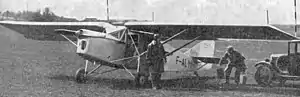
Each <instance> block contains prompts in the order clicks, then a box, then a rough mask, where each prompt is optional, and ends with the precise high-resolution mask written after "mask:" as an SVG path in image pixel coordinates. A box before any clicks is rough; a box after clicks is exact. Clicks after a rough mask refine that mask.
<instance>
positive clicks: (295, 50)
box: [289, 43, 300, 53]
mask: <svg viewBox="0 0 300 97" xmlns="http://www.w3.org/2000/svg"><path fill="white" fill-rule="evenodd" d="M296 44H297V45H296ZM296 46H297V48H295V47H296ZM289 50H290V53H300V43H290V49H289Z"/></svg>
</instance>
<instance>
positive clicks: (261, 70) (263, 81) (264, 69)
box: [255, 66, 273, 87]
mask: <svg viewBox="0 0 300 97" xmlns="http://www.w3.org/2000/svg"><path fill="white" fill-rule="evenodd" d="M272 77H273V74H272V70H271V69H270V68H269V67H268V66H259V67H258V68H257V71H256V72H255V80H256V82H257V84H258V85H260V86H263V87H265V86H270V84H271V83H272Z"/></svg>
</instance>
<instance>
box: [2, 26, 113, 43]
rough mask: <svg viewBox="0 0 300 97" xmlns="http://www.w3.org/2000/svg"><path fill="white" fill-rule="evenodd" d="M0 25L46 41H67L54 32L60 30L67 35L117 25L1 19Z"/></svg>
mask: <svg viewBox="0 0 300 97" xmlns="http://www.w3.org/2000/svg"><path fill="white" fill-rule="evenodd" d="M0 25H2V26H4V27H7V28H10V29H12V30H15V31H16V32H18V33H20V34H23V35H24V37H25V38H29V39H34V40H46V41H66V39H64V38H63V37H62V36H60V35H59V34H57V33H54V32H55V30H59V31H60V32H61V33H63V34H66V35H73V34H74V31H77V30H80V29H88V30H92V31H97V32H104V31H106V32H113V31H114V29H115V27H116V26H113V25H111V24H109V23H105V22H21V21H0Z"/></svg>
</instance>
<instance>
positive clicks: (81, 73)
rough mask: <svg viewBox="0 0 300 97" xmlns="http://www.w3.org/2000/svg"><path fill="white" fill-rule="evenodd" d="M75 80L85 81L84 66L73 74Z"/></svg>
mask: <svg viewBox="0 0 300 97" xmlns="http://www.w3.org/2000/svg"><path fill="white" fill-rule="evenodd" d="M75 79H76V82H78V83H85V82H86V81H87V77H86V73H85V70H84V68H79V69H78V70H77V71H76V74H75Z"/></svg>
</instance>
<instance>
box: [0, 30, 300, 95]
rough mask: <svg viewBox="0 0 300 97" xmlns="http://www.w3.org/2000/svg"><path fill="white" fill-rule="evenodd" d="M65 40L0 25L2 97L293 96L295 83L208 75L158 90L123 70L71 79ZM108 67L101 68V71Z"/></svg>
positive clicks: (168, 82)
mask: <svg viewBox="0 0 300 97" xmlns="http://www.w3.org/2000/svg"><path fill="white" fill-rule="evenodd" d="M74 50H75V48H74V47H72V45H71V44H69V43H67V42H49V41H48V42H47V41H46V42H40V41H35V40H28V39H25V38H24V37H23V36H21V35H20V34H18V33H16V32H14V31H12V30H9V29H7V28H4V27H2V26H0V76H1V80H0V91H1V92H0V93H1V96H4V97H8V96H9V97H12V96H21V97H23V96H32V97H53V96H54V97H148V96H151V97H152V96H154V97H171V96H178V97H179V96H180V97H182V96H185V97H199V96H204V97H218V96H222V97H240V96H249V97H261V96H264V97H272V96H274V97H281V96H282V97H286V96H299V95H300V93H299V91H300V89H299V88H300V85H299V83H294V82H288V83H287V85H286V86H285V87H272V88H263V87H259V86H256V85H255V82H254V81H253V79H250V80H249V81H251V82H250V83H249V84H248V85H245V86H235V85H228V86H222V85H218V84H215V83H216V82H215V80H214V79H209V78H205V77H201V78H196V77H182V78H172V79H171V78H170V79H164V80H163V87H164V88H163V89H162V90H151V89H138V88H135V87H134V86H133V85H132V84H133V81H132V78H131V77H130V76H129V74H128V73H127V72H126V71H124V70H119V71H115V72H111V73H107V74H104V75H101V76H100V77H97V78H91V79H90V80H89V82H88V83H87V84H78V83H76V82H75V81H74V77H73V75H74V73H75V71H76V70H77V69H78V68H80V67H83V64H84V61H83V60H82V59H81V58H80V57H78V56H77V55H76V54H75V53H73V51H74ZM104 69H109V67H105V68H101V70H104Z"/></svg>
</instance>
